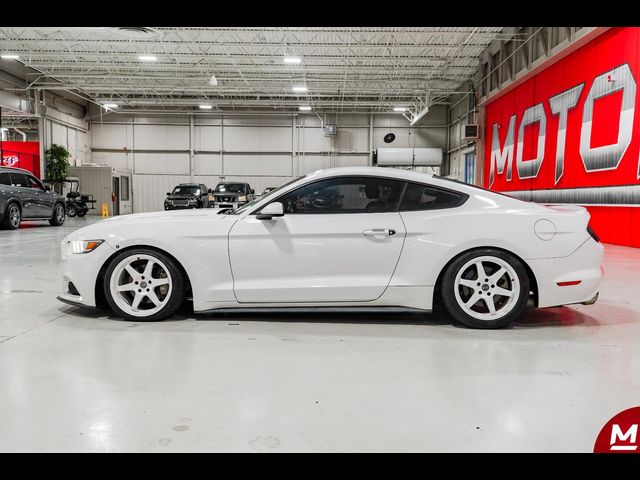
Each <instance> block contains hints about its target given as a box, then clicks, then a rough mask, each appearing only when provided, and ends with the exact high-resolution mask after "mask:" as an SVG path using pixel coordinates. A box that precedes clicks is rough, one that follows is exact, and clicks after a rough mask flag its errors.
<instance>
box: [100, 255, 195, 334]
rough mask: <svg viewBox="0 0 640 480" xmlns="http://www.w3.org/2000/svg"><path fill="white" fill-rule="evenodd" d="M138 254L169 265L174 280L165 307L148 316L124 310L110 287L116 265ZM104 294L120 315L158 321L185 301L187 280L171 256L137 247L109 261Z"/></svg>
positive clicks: (131, 318) (136, 319)
mask: <svg viewBox="0 0 640 480" xmlns="http://www.w3.org/2000/svg"><path fill="white" fill-rule="evenodd" d="M136 255H149V256H151V257H155V258H157V259H158V260H160V261H161V262H162V263H164V264H165V265H166V266H167V269H168V270H169V272H168V273H169V274H170V275H171V280H172V282H173V288H172V291H171V295H170V297H169V300H168V301H167V303H166V304H165V305H164V307H163V308H162V309H161V310H159V311H158V312H156V313H154V314H152V315H149V316H146V317H142V316H136V315H131V314H129V313H127V312H125V311H124V310H122V309H121V308H120V307H119V306H118V305H117V304H116V302H115V300H114V299H113V296H112V294H111V288H110V284H111V276H112V275H113V273H114V270H115V268H116V266H117V265H118V264H119V263H120V262H121V261H122V260H124V259H126V258H128V257H135V256H136ZM104 296H105V298H106V300H107V304H108V305H109V307H110V308H111V310H112V311H113V312H114V313H115V314H116V315H118V316H120V317H123V318H125V319H127V320H131V321H135V322H157V321H160V320H165V319H167V318H169V317H171V315H173V314H174V313H175V312H176V310H178V308H180V306H181V305H182V304H183V303H184V299H185V296H186V281H185V279H184V276H183V274H182V271H181V270H180V268H179V267H178V265H177V264H176V262H175V260H173V259H172V258H171V257H169V256H167V255H165V254H164V253H161V252H158V251H156V250H153V249H150V248H135V249H131V250H127V251H124V252H122V253H120V254H119V255H116V256H115V257H114V258H113V259H112V260H111V262H110V263H109V266H108V267H107V271H106V272H105V276H104Z"/></svg>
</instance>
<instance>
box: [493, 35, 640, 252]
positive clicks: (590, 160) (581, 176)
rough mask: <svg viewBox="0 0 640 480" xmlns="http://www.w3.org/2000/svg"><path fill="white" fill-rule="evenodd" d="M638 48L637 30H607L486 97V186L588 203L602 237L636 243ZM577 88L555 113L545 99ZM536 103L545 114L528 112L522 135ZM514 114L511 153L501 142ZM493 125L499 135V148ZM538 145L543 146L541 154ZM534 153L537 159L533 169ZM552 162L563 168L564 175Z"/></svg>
mask: <svg viewBox="0 0 640 480" xmlns="http://www.w3.org/2000/svg"><path fill="white" fill-rule="evenodd" d="M639 47H640V29H639V28H631V27H630V28H612V29H609V30H607V31H606V32H605V33H603V34H601V35H599V36H598V37H596V38H595V39H593V40H592V41H590V42H589V43H587V44H586V45H584V46H582V47H581V48H579V49H577V50H576V51H574V52H572V53H571V54H569V55H568V56H567V57H565V58H563V59H561V60H559V61H558V62H557V63H555V64H553V65H551V66H549V67H548V68H546V69H545V70H543V71H541V72H540V73H538V74H537V75H536V76H534V77H532V78H530V79H529V80H527V81H525V82H524V83H522V84H521V85H519V86H517V87H515V88H514V89H513V90H511V91H509V92H507V93H505V94H504V95H503V96H501V97H499V98H497V99H496V100H494V101H490V102H488V103H487V105H486V107H485V132H484V138H485V140H484V152H483V153H484V185H485V187H487V188H491V189H493V190H497V191H504V192H516V193H512V194H514V195H515V196H518V197H520V198H523V199H529V200H535V201H540V202H543V203H577V204H581V205H585V206H587V208H588V209H589V211H590V213H591V219H592V220H591V225H592V226H593V228H594V230H595V231H596V232H597V233H598V235H599V236H600V237H601V239H602V241H603V242H607V243H615V244H619V245H630V246H635V247H640V178H639V177H640V157H639V155H640V85H638V84H637V83H636V82H638V81H640V71H639V70H638V69H639V67H640V48H639ZM580 86H582V87H581V88H579V87H580ZM574 87H578V88H576V90H574V92H576V94H575V95H574V97H573V98H574V100H575V99H576V98H577V101H576V103H575V106H571V105H572V103H571V101H570V95H567V96H565V97H564V98H563V100H564V101H563V102H559V103H555V113H554V111H553V110H552V104H551V103H550V101H549V100H550V99H551V98H552V97H554V96H557V95H559V94H561V93H563V92H567V91H568V90H570V89H573V88H574ZM578 91H579V94H578V93H577V92H578ZM538 104H540V105H541V107H538V113H542V112H543V113H542V115H540V116H539V117H535V115H533V117H534V120H535V121H532V123H531V124H529V125H526V126H525V127H524V128H523V129H522V133H521V135H520V134H519V133H520V126H521V124H522V121H523V115H524V113H525V111H527V110H530V108H531V107H533V106H535V105H538ZM558 105H562V106H563V107H560V108H559V107H558ZM568 107H570V108H568ZM540 108H542V109H543V110H541V109H540ZM562 111H564V112H565V114H564V115H565V118H566V129H565V130H564V131H565V137H564V138H565V146H564V161H563V162H562V161H558V160H557V159H556V156H557V155H556V154H557V153H558V151H559V150H560V153H562V149H559V148H558V144H560V146H561V145H562V140H561V136H560V137H559V123H560V118H561V117H562ZM590 112H592V113H590ZM532 113H534V111H533V110H530V111H529V114H530V115H531V114H532ZM513 115H515V116H516V119H515V125H514V127H515V128H514V129H513V144H514V145H513V151H512V155H511V154H510V152H509V150H508V149H507V148H506V142H505V140H506V138H507V135H508V133H509V125H510V119H511V117H512V116H513ZM541 117H543V118H544V119H543V120H542V119H541ZM589 117H591V122H590V123H589V122H588V120H589ZM544 122H546V125H544ZM494 125H496V126H497V127H498V128H497V133H498V138H499V139H500V141H499V144H498V145H497V149H496V145H495V144H494V138H493V137H494ZM541 130H542V132H541ZM541 133H544V137H543V138H542V137H540V135H541ZM589 135H590V138H589ZM519 139H520V141H521V144H522V145H521V148H520V151H521V155H520V156H518V140H519ZM581 142H582V143H581ZM539 145H543V146H542V147H541V148H540V151H539V152H538V146H539ZM492 152H493V157H492ZM501 156H502V158H503V159H504V160H506V163H505V168H504V170H503V172H502V173H500V172H499V171H498V167H499V166H500V159H501ZM518 158H520V162H519V163H520V169H519V168H518ZM537 158H541V159H542V160H541V164H540V166H539V170H537V171H536V168H535V167H536V159H537ZM509 162H511V164H512V176H511V179H510V180H509V179H507V168H508V164H509ZM492 164H493V165H492ZM492 166H493V181H492V179H491V170H492ZM557 166H563V170H562V175H561V176H560V175H559V174H558V169H557ZM526 177H529V178H526ZM611 187H614V188H611Z"/></svg>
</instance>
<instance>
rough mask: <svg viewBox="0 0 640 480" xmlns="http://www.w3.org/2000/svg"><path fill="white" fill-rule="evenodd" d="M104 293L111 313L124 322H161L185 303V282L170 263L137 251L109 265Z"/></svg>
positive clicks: (161, 256)
mask: <svg viewBox="0 0 640 480" xmlns="http://www.w3.org/2000/svg"><path fill="white" fill-rule="evenodd" d="M104 293H105V297H106V299H107V303H108V304H109V306H110V307H111V309H112V310H113V311H114V312H115V313H116V314H118V315H120V316H122V317H124V318H126V319H127V320H137V321H157V320H164V319H166V318H168V317H170V316H171V315H173V314H174V313H175V311H176V310H177V309H178V308H179V307H180V305H181V304H182V303H183V302H184V298H185V280H184V277H183V275H182V272H181V271H180V269H179V268H178V265H176V263H175V261H174V260H173V259H171V258H169V257H168V256H167V255H164V254H162V253H160V252H157V251H155V250H151V249H147V248H140V249H134V250H128V251H126V252H122V253H121V254H120V255H118V256H116V257H115V258H114V259H113V260H112V261H111V263H110V264H109V266H108V267H107V271H106V273H105V281H104Z"/></svg>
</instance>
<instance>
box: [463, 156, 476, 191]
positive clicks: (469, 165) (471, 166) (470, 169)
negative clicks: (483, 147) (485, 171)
mask: <svg viewBox="0 0 640 480" xmlns="http://www.w3.org/2000/svg"><path fill="white" fill-rule="evenodd" d="M464 181H465V183H470V184H474V183H476V154H475V152H472V153H467V154H466V155H465V156H464Z"/></svg>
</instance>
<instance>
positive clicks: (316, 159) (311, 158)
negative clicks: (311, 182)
mask: <svg viewBox="0 0 640 480" xmlns="http://www.w3.org/2000/svg"><path fill="white" fill-rule="evenodd" d="M330 167H331V157H330V156H328V155H300V156H298V171H297V172H296V175H306V174H308V173H311V172H315V171H316V170H322V169H324V168H330Z"/></svg>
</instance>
